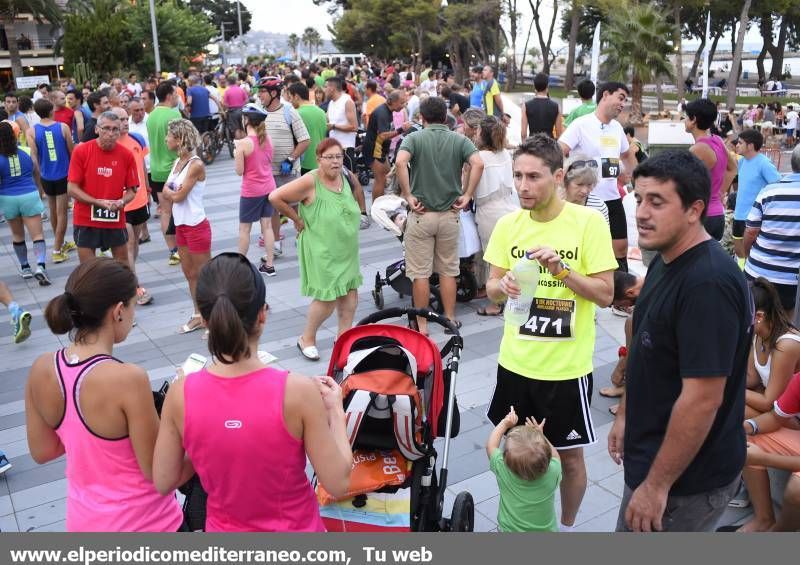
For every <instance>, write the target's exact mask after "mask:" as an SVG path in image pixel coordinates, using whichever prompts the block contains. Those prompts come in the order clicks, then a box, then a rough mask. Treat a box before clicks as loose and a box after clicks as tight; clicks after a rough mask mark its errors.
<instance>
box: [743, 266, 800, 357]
mask: <svg viewBox="0 0 800 565" xmlns="http://www.w3.org/2000/svg"><path fill="white" fill-rule="evenodd" d="M751 293H752V295H753V303H754V304H755V309H756V310H761V311H762V312H764V319H765V320H766V321H767V323H768V324H769V327H770V335H769V339H768V340H767V343H769V347H770V349H775V347H776V346H777V344H778V338H779V337H781V336H782V335H783V334H785V333H786V332H788V331H789V330H792V329H797V328H795V327H794V324H792V322H791V320H789V316H788V315H787V314H786V310H784V309H783V306H782V305H781V298H780V295H779V294H778V291H777V290H776V289H775V287H774V286H773V285H772V283H771V282H769V281H768V280H767V279H765V278H763V277H758V278H757V279H755V280H754V281H753V283H752V290H751Z"/></svg>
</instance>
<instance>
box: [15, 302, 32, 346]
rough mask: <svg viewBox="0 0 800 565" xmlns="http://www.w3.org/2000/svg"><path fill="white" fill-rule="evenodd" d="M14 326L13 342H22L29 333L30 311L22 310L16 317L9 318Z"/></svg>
mask: <svg viewBox="0 0 800 565" xmlns="http://www.w3.org/2000/svg"><path fill="white" fill-rule="evenodd" d="M11 327H13V328H14V343H22V342H23V341H25V340H26V339H28V338H29V337H30V335H31V313H30V312H26V311H24V310H23V311H22V312H21V313H20V315H19V316H18V317H17V318H12V319H11Z"/></svg>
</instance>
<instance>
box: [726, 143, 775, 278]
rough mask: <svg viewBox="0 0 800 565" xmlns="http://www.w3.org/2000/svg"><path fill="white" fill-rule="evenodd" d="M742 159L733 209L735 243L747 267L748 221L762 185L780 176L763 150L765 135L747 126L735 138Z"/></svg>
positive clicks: (741, 263) (740, 160)
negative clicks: (746, 237)
mask: <svg viewBox="0 0 800 565" xmlns="http://www.w3.org/2000/svg"><path fill="white" fill-rule="evenodd" d="M734 143H735V146H736V153H738V154H739V155H741V156H742V158H741V159H739V164H738V167H739V168H738V174H739V182H738V184H739V189H738V190H737V192H736V207H735V208H734V210H733V230H732V235H733V247H734V250H735V252H736V257H737V258H738V261H739V266H740V267H741V268H743V269H744V262H745V258H746V254H745V250H744V241H743V240H742V238H743V237H744V230H745V223H746V221H747V216H748V214H749V213H750V209H751V208H752V207H753V202H755V200H756V197H757V196H758V193H759V192H761V189H762V188H764V187H765V186H767V185H768V184H772V183H775V182H778V181H779V180H780V179H781V175H780V173H778V169H777V168H776V167H775V165H774V164H773V163H772V161H770V160H769V158H768V157H767V156H766V155H764V154H763V153H760V151H761V147H762V146H763V145H764V136H763V135H761V132H760V131H757V130H755V129H746V130H744V131H743V132H742V133H740V134H739V139H737V140H736V141H735V142H734Z"/></svg>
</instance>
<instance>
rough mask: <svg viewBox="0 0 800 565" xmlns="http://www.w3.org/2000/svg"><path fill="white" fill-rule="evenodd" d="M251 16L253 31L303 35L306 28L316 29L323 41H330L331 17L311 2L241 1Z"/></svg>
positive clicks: (277, 0) (306, 0)
mask: <svg viewBox="0 0 800 565" xmlns="http://www.w3.org/2000/svg"><path fill="white" fill-rule="evenodd" d="M242 4H244V5H245V6H247V9H248V10H250V13H251V14H252V15H253V20H252V22H251V24H250V27H252V28H253V29H255V30H259V31H268V32H274V33H296V34H297V35H303V30H304V29H306V28H307V27H309V26H310V27H313V28H316V30H317V31H318V32H319V33H320V35H321V36H322V37H323V39H330V38H331V34H330V33H329V32H328V25H329V24H330V23H331V17H330V15H328V12H327V9H326V8H325V6H315V5H314V3H313V2H312V1H311V0H242Z"/></svg>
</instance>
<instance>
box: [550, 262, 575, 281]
mask: <svg viewBox="0 0 800 565" xmlns="http://www.w3.org/2000/svg"><path fill="white" fill-rule="evenodd" d="M571 272H572V271H570V268H569V265H567V264H566V263H565V262H564V261H561V271H559V273H558V274H557V275H553V278H554V279H556V280H557V281H563V280H564V279H565V278H567V277H568V276H569V274H570V273H571Z"/></svg>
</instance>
